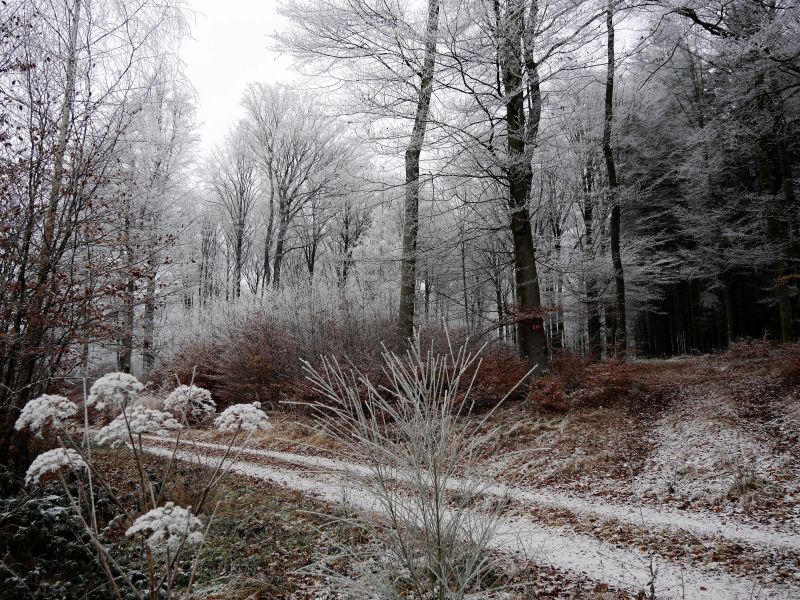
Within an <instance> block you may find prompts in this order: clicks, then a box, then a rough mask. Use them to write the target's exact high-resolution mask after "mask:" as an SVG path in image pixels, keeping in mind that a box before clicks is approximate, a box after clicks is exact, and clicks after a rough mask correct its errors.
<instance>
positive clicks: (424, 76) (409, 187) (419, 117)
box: [398, 0, 439, 340]
mask: <svg viewBox="0 0 800 600" xmlns="http://www.w3.org/2000/svg"><path fill="white" fill-rule="evenodd" d="M438 32H439V0H428V21H427V28H426V31H425V58H424V60H423V65H422V71H421V72H419V73H418V75H419V77H420V84H419V98H418V99H417V108H416V113H415V115H414V127H413V129H412V131H411V139H410V141H409V143H408V148H407V149H406V155H405V163H406V164H405V167H406V185H405V207H404V219H403V249H402V257H401V259H400V311H399V313H400V314H399V319H398V333H399V335H400V339H402V340H408V339H410V338H411V337H413V335H414V304H415V300H416V292H417V232H418V231H419V157H420V154H421V153H422V144H423V142H424V140H425V128H426V126H427V124H428V113H429V111H430V105H431V95H432V94H433V73H434V69H435V67H436V39H437V37H438Z"/></svg>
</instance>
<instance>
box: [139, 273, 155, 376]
mask: <svg viewBox="0 0 800 600" xmlns="http://www.w3.org/2000/svg"><path fill="white" fill-rule="evenodd" d="M153 262H154V261H153ZM148 266H149V267H150V268H149V269H148V273H147V289H146V290H145V298H144V319H143V321H144V322H143V329H144V336H143V340H142V375H143V377H145V378H147V377H149V376H150V373H151V372H152V371H153V367H155V364H156V352H155V350H156V349H155V333H156V269H155V265H154V264H152V262H151V264H149V265H148Z"/></svg>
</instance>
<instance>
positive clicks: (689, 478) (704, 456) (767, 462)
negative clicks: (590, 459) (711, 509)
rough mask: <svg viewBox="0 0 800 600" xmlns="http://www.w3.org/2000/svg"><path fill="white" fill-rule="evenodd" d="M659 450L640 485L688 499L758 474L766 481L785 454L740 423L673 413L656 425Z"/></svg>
mask: <svg viewBox="0 0 800 600" xmlns="http://www.w3.org/2000/svg"><path fill="white" fill-rule="evenodd" d="M654 435H655V443H654V447H655V452H654V453H653V454H652V455H651V456H650V458H649V459H648V460H647V461H646V464H645V468H644V471H643V472H642V473H641V474H640V475H639V476H638V477H637V478H636V479H635V481H634V488H635V489H637V490H639V491H640V492H642V493H643V492H647V491H652V492H655V493H656V494H658V495H667V494H670V495H673V496H676V497H682V498H687V499H695V498H710V499H713V498H718V497H722V496H725V495H726V494H727V493H728V492H729V491H731V489H732V488H735V487H736V486H742V487H745V486H746V485H747V484H748V482H749V481H750V482H752V483H755V481H751V480H752V479H753V478H759V479H761V480H766V479H767V478H768V477H769V475H770V473H774V472H776V471H778V470H779V469H780V468H782V467H783V465H784V463H785V458H784V457H780V456H774V455H772V454H770V452H769V449H768V448H767V447H766V446H765V444H764V443H763V442H762V441H760V440H758V439H755V437H754V436H753V435H752V434H751V433H749V432H746V431H744V430H742V429H741V428H739V427H736V426H732V425H727V426H726V425H723V424H721V423H720V422H718V421H716V420H713V421H712V420H709V419H705V418H703V417H694V418H692V417H689V416H687V415H685V414H682V413H670V414H669V416H667V417H664V418H662V419H661V420H660V421H659V422H658V424H657V425H656V427H655V433H654Z"/></svg>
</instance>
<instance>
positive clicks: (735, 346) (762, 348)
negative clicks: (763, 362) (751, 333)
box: [725, 336, 772, 360]
mask: <svg viewBox="0 0 800 600" xmlns="http://www.w3.org/2000/svg"><path fill="white" fill-rule="evenodd" d="M771 349H772V344H771V343H770V341H769V340H768V339H767V338H766V336H765V337H763V338H761V339H760V340H755V339H752V338H739V339H738V340H736V341H734V342H731V343H730V345H729V346H728V351H727V352H726V353H725V356H726V358H731V359H734V360H738V359H748V358H765V357H767V356H769V353H770V350H771Z"/></svg>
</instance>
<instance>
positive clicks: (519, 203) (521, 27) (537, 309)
mask: <svg viewBox="0 0 800 600" xmlns="http://www.w3.org/2000/svg"><path fill="white" fill-rule="evenodd" d="M537 11H538V5H537V2H536V1H535V0H534V2H532V3H531V9H530V15H529V18H528V22H527V26H526V19H525V3H524V1H523V0H512V1H511V2H509V6H508V11H507V14H506V17H505V19H506V21H505V24H504V25H505V27H504V33H505V35H504V36H502V39H501V44H500V47H499V56H498V62H499V63H500V69H501V73H502V78H503V88H504V90H505V93H506V128H507V137H508V142H507V146H508V162H507V165H506V173H507V177H508V186H509V196H508V202H509V212H510V223H509V226H510V229H511V238H512V245H513V248H514V281H515V283H516V286H515V289H516V300H517V310H518V311H519V313H520V314H519V315H517V319H516V321H517V323H516V342H517V350H518V351H519V353H520V355H521V356H523V357H525V358H527V359H528V360H529V361H530V362H531V364H533V365H535V366H536V367H537V372H538V371H541V370H543V369H546V368H547V341H546V338H545V331H544V321H543V319H542V315H541V304H542V302H541V294H540V291H539V275H538V273H537V271H536V253H535V250H534V244H533V230H532V228H531V221H530V213H529V212H528V199H529V195H530V188H531V182H532V181H533V168H532V166H531V155H532V154H533V150H534V148H535V146H536V138H537V135H538V132H539V121H540V119H541V111H542V96H541V89H540V82H539V73H538V64H537V63H536V61H535V60H534V58H533V42H534V39H533V38H534V34H533V32H534V29H535V25H534V24H535V21H536V19H537V18H538V12H537ZM501 31H503V30H502V29H501ZM523 39H524V46H523ZM523 52H524V59H523ZM523 60H524V66H525V69H524V70H525V71H527V74H528V81H527V91H528V99H527V100H528V115H527V127H526V115H525V95H524V90H525V88H526V86H525V82H524V80H523Z"/></svg>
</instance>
